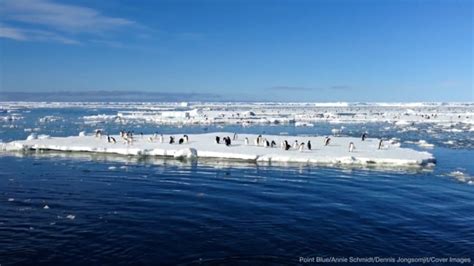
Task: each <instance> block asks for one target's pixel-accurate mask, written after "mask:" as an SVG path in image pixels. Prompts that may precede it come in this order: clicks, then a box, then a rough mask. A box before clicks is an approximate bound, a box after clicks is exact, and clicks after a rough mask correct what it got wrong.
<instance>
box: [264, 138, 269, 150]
mask: <svg viewBox="0 0 474 266" xmlns="http://www.w3.org/2000/svg"><path fill="white" fill-rule="evenodd" d="M264 143H265V147H266V148H268V147H270V142H269V141H268V140H267V139H264Z"/></svg>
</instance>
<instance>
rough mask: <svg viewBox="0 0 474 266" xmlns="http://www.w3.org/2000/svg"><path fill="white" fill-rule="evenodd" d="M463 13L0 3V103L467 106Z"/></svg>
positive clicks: (447, 5)
mask: <svg viewBox="0 0 474 266" xmlns="http://www.w3.org/2000/svg"><path fill="white" fill-rule="evenodd" d="M473 9H474V7H473V1H470V0H462V1H459V0H452V1H448V0H440V1H428V0H424V1H408V0H403V1H402V0H400V1H395V0H379V1H375V0H374V1H367V0H360V1H355V0H354V1H342V0H335V1H329V0H328V1H317V0H314V1H302V0H296V1H250V0H238V1H231V0H224V1H217V0H215V1H197V0H193V1H182V0H175V1H172V0H167V1H151V0H150V1H138V0H129V1H87V0H86V1H84V0H78V1H58V0H1V1H0V45H1V46H0V68H1V69H0V71H1V72H0V73H1V76H0V78H1V83H0V85H1V88H0V91H3V92H6V91H13V92H42V91H47V92H51V91H53V92H54V91H68V92H77V91H80V92H83V91H97V90H111V91H113V90H115V91H116V90H123V91H145V92H156V93H162V92H166V93H183V95H186V94H188V93H193V95H196V94H200V93H202V94H203V98H204V99H205V98H206V97H207V96H206V95H209V94H213V95H218V96H219V97H221V98H222V99H223V100H281V101H474V96H473V95H474V92H473V91H474V89H473V76H474V73H473V61H474V56H473V40H472V38H473V32H474V29H473ZM184 97H185V96H184ZM183 100H186V99H183Z"/></svg>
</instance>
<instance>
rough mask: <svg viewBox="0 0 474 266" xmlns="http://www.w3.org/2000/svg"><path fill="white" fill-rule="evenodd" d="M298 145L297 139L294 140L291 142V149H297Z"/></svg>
mask: <svg viewBox="0 0 474 266" xmlns="http://www.w3.org/2000/svg"><path fill="white" fill-rule="evenodd" d="M298 147H299V144H298V140H295V142H293V149H295V150H296V149H298Z"/></svg>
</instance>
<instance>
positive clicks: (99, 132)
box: [95, 129, 102, 138]
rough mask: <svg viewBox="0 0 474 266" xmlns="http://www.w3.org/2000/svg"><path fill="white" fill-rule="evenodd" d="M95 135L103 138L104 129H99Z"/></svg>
mask: <svg viewBox="0 0 474 266" xmlns="http://www.w3.org/2000/svg"><path fill="white" fill-rule="evenodd" d="M95 137H96V138H102V130H100V129H97V130H96V131H95Z"/></svg>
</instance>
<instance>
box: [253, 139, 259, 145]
mask: <svg viewBox="0 0 474 266" xmlns="http://www.w3.org/2000/svg"><path fill="white" fill-rule="evenodd" d="M254 143H255V146H258V144H259V139H258V137H257V138H256V139H255V141H254Z"/></svg>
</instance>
